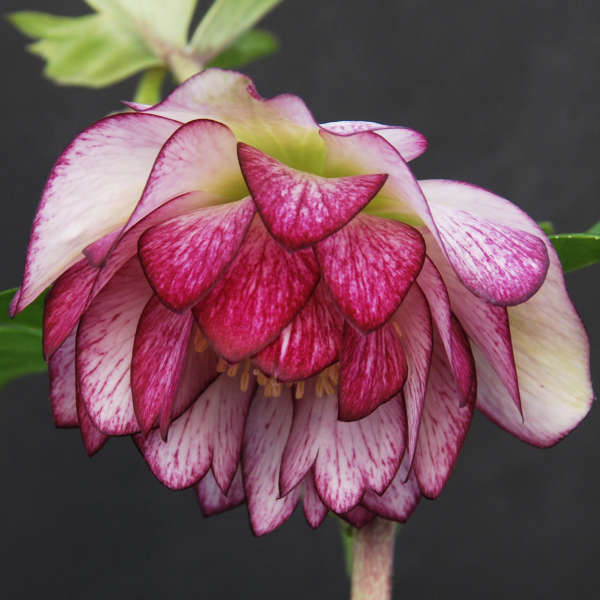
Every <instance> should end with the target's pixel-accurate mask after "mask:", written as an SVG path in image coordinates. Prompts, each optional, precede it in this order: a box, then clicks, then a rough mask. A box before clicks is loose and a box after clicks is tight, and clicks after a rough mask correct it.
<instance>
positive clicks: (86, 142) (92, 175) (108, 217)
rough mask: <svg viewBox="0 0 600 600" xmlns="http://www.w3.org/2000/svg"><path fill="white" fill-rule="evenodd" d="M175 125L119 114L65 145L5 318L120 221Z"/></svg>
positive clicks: (127, 213) (149, 117)
mask: <svg viewBox="0 0 600 600" xmlns="http://www.w3.org/2000/svg"><path fill="white" fill-rule="evenodd" d="M178 126H179V123H176V122H174V121H170V120H168V119H164V118H161V117H157V116H153V115H144V114H131V113H129V114H119V115H113V116H111V117H107V118H106V119H102V120H101V121H99V122H98V123H96V124H95V125H92V126H91V127H90V128H89V129H86V130H85V131H84V132H83V133H81V134H79V136H77V137H76V138H75V140H74V141H73V142H71V144H70V145H69V146H68V147H67V149H66V150H65V151H64V152H63V154H62V155H61V156H60V158H59V159H58V161H57V163H56V164H55V166H54V169H53V170H52V173H51V174H50V177H49V179H48V183H47V184H46V188H45V189H44V193H43V195H42V200H41V202H40V205H39V207H38V210H37V213H36V216H35V220H34V223H33V232H32V235H31V240H30V242H29V248H28V250H27V259H26V262H25V275H24V278H23V283H22V285H21V288H20V294H19V299H18V301H17V302H16V303H15V305H14V307H13V309H14V310H13V313H17V312H20V311H21V310H23V309H24V308H25V307H26V306H27V305H28V304H30V303H31V302H32V301H33V300H34V299H35V298H36V297H37V296H39V294H40V293H41V292H42V291H44V290H45V289H46V288H47V287H48V286H49V285H50V284H51V283H52V282H53V281H54V280H55V279H56V278H57V277H58V276H59V275H60V274H61V273H63V272H64V271H65V270H66V269H68V268H69V267H70V266H71V265H73V264H75V263H76V262H77V261H78V260H79V259H80V258H81V251H82V250H83V249H84V248H85V247H86V246H87V245H88V244H89V243H90V241H91V240H95V239H98V238H100V237H102V236H104V235H105V234H107V233H109V232H110V231H112V230H114V229H115V228H117V227H119V226H120V225H122V224H123V223H124V222H125V221H126V220H127V217H128V216H129V214H130V213H131V210H132V209H133V207H134V206H135V204H136V202H137V201H138V199H139V197H140V193H141V191H142V189H143V188H144V183H145V181H146V178H147V177H148V173H149V171H150V167H151V166H152V162H153V161H154V159H155V157H156V155H157V153H158V151H159V150H160V147H161V146H162V145H163V143H164V141H165V140H166V139H167V138H168V137H169V136H170V135H171V134H172V133H173V131H175V129H177V127H178ZM132 140H135V141H134V142H132Z"/></svg>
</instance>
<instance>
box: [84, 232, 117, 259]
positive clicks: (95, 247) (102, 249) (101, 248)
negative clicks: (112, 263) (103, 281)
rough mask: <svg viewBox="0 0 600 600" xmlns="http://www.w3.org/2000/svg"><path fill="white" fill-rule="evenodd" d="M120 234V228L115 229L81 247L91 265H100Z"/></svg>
mask: <svg viewBox="0 0 600 600" xmlns="http://www.w3.org/2000/svg"><path fill="white" fill-rule="evenodd" d="M120 235H121V228H120V227H119V229H115V230H114V231H111V232H110V233H107V234H106V235H105V236H103V237H101V238H100V239H99V240H96V241H95V242H92V243H91V244H90V245H89V246H86V247H85V248H84V249H83V254H84V255H85V257H86V258H87V260H88V262H89V263H90V265H91V266H92V267H101V266H102V265H103V264H104V261H105V260H106V257H107V256H108V253H109V252H110V250H111V249H112V248H113V246H114V245H115V242H116V241H117V240H118V239H119V237H120Z"/></svg>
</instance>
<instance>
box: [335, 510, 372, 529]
mask: <svg viewBox="0 0 600 600" xmlns="http://www.w3.org/2000/svg"><path fill="white" fill-rule="evenodd" d="M376 516H377V514H376V513H374V512H371V511H370V510H368V509H366V508H365V507H364V506H355V507H354V508H353V509H352V510H349V511H348V512H346V513H344V514H341V515H340V517H341V518H342V519H344V521H348V523H350V525H352V527H356V529H361V528H363V527H364V526H365V525H368V524H369V523H370V522H371V521H372V520H373V519H374V518H375V517H376Z"/></svg>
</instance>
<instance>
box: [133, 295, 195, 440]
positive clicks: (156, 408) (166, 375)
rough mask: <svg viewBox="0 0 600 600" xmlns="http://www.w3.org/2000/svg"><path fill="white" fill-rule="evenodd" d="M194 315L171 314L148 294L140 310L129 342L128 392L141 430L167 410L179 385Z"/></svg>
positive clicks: (152, 425) (148, 426)
mask: <svg viewBox="0 0 600 600" xmlns="http://www.w3.org/2000/svg"><path fill="white" fill-rule="evenodd" d="M193 324H194V318H193V317H192V313H191V312H190V311H186V312H185V313H184V314H178V313H175V312H173V311H171V310H169V309H168V308H166V307H165V305H164V304H162V302H161V301H160V299H159V298H158V297H157V296H152V298H150V300H148V303H147V304H146V306H145V307H144V310H143V311H142V315H141V317H140V320H139V322H138V326H137V331H136V333H135V339H134V342H133V356H132V361H131V392H132V396H133V409H134V411H135V416H136V418H137V421H138V423H139V424H140V427H141V428H142V432H143V433H144V434H147V433H148V431H150V429H151V428H152V427H154V425H155V424H156V422H157V420H158V418H159V416H160V414H161V412H162V411H163V409H164V407H165V406H168V408H169V410H170V408H171V406H172V403H173V399H174V397H175V394H176V393H177V388H178V387H179V380H180V378H181V373H182V371H183V367H184V363H185V357H186V354H187V350H188V344H189V339H190V335H191V333H192V326H193Z"/></svg>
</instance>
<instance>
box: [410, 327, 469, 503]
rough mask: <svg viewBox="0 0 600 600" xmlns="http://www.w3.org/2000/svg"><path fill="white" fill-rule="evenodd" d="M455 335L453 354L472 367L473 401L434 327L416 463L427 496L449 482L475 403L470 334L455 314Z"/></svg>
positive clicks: (415, 467) (432, 496)
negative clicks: (457, 378) (465, 400)
mask: <svg viewBox="0 0 600 600" xmlns="http://www.w3.org/2000/svg"><path fill="white" fill-rule="evenodd" d="M452 336H453V350H452V354H453V356H455V357H458V356H461V358H460V360H461V362H464V363H465V368H466V366H467V365H468V366H469V368H470V370H471V373H472V392H471V398H470V402H468V403H466V404H464V403H463V402H462V394H461V392H460V390H459V388H458V385H457V383H456V381H455V380H454V377H453V376H452V370H451V368H450V364H449V362H448V359H447V357H446V352H445V350H444V347H443V344H442V343H441V340H440V337H439V334H438V333H437V331H436V330H434V343H433V358H432V361H431V369H430V371H429V381H428V386H427V395H426V397H425V406H424V410H423V416H422V419H421V428H420V430H419V439H418V441H417V450H416V453H415V463H414V469H415V473H416V475H417V480H418V482H419V487H420V488H421V491H422V492H423V494H424V495H425V496H427V497H428V498H436V497H437V496H438V495H439V494H440V492H441V491H442V489H443V488H444V486H445V485H446V481H447V480H448V477H450V473H451V472H452V469H453V468H454V463H455V462H456V459H457V457H458V453H459V452H460V449H461V448H462V444H463V441H464V439H465V436H466V434H467V431H468V430H469V426H470V425H471V420H472V418H473V410H474V406H475V394H476V382H475V364H474V362H473V356H472V354H471V349H470V347H469V342H468V340H467V337H466V336H465V334H464V331H463V330H462V327H461V326H460V323H459V322H458V320H457V319H456V318H455V317H453V319H452Z"/></svg>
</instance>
